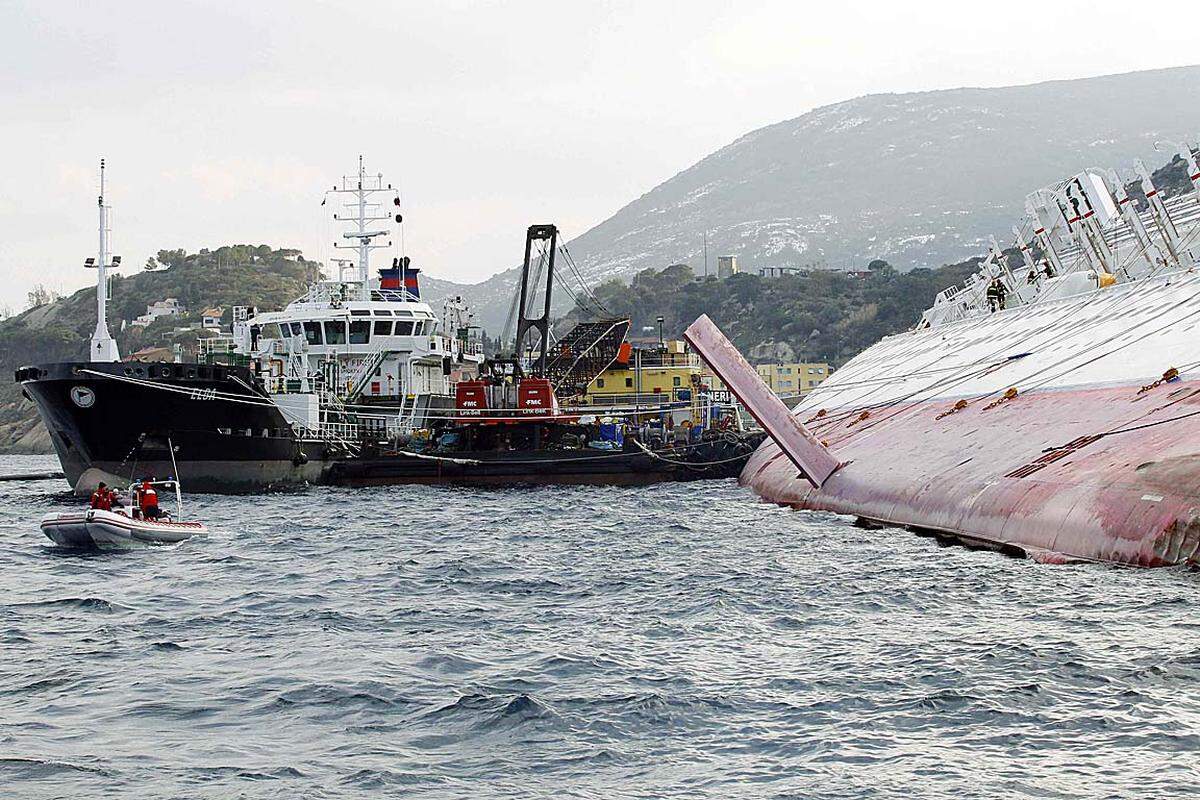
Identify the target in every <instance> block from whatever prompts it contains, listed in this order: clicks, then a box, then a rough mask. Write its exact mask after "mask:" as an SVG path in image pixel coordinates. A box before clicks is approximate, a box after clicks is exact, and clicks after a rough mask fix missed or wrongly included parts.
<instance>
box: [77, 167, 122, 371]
mask: <svg viewBox="0 0 1200 800" xmlns="http://www.w3.org/2000/svg"><path fill="white" fill-rule="evenodd" d="M97 205H98V206H99V207H100V253H99V255H100V259H99V261H95V260H93V259H91V258H89V259H87V260H86V261H84V262H83V265H84V266H85V267H95V268H96V330H95V332H94V333H92V343H91V351H90V354H91V360H92V361H119V360H120V358H121V354H120V352H119V351H118V350H117V343H116V341H115V340H114V339H113V338H112V336H110V335H109V333H108V270H109V267H112V268H113V269H116V267H117V266H118V265H120V263H121V257H120V256H113V259H112V263H111V264H110V263H109V261H108V234H109V233H110V232H111V231H110V230H109V227H108V212H109V211H110V210H111V209H110V208H109V206H106V205H104V159H103V158H102V159H100V197H99V199H98V200H97Z"/></svg>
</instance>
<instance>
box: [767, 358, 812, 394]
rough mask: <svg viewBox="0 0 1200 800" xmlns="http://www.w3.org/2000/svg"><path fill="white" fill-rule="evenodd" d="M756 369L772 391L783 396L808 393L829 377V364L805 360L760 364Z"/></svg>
mask: <svg viewBox="0 0 1200 800" xmlns="http://www.w3.org/2000/svg"><path fill="white" fill-rule="evenodd" d="M755 369H756V370H757V371H758V376H759V377H760V378H762V379H763V383H765V384H766V385H767V386H768V387H769V388H770V390H771V391H772V392H774V393H775V394H777V395H779V396H781V397H796V396H799V395H802V394H807V393H808V392H811V391H812V390H813V389H815V388H817V387H818V386H820V385H821V383H822V382H823V381H824V380H825V379H826V378H828V377H829V371H830V370H829V365H828V364H824V363H812V362H805V363H801V364H759V365H758V366H757V367H755Z"/></svg>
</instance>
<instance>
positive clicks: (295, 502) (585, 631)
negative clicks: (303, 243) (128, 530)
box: [0, 457, 1200, 800]
mask: <svg viewBox="0 0 1200 800" xmlns="http://www.w3.org/2000/svg"><path fill="white" fill-rule="evenodd" d="M54 467H55V463H54V461H53V460H52V459H47V458H30V457H26V458H17V457H4V458H0V473H4V472H23V471H31V470H35V469H52V468H54ZM64 489H65V483H64V482H63V481H61V480H49V481H36V482H27V483H5V484H0V491H2V492H3V495H2V497H0V797H6V798H7V797H16V798H52V797H53V798H59V797H61V798H78V797H105V796H111V797H153V798H166V797H179V798H231V797H243V798H260V797H261V798H272V799H273V800H278V799H279V798H326V797H328V798H333V797H400V796H403V797H439V798H441V797H444V798H457V797H487V798H493V797H500V798H508V797H555V798H574V797H579V798H625V797H630V798H632V797H655V798H664V797H665V798H726V797H754V798H758V797H762V798H767V797H772V798H774V797H780V798H783V797H789V798H792V797H794V798H875V797H880V798H890V797H896V798H914V797H921V798H925V797H947V798H949V797H1055V798H1073V797H1167V796H1179V797H1183V796H1188V795H1192V794H1194V791H1195V789H1196V788H1197V785H1198V783H1200V774H1198V766H1197V759H1196V756H1197V750H1198V749H1200V680H1198V679H1200V613H1198V612H1197V604H1196V597H1197V588H1198V576H1197V575H1196V574H1195V573H1193V572H1190V571H1187V570H1183V569H1164V570H1134V569H1119V568H1113V567H1108V566H1100V565H1072V566H1048V565H1042V564H1037V563H1033V562H1031V561H1025V560H1019V559H1014V558H1011V557H1007V556H1003V555H999V554H997V553H993V552H987V551H975V550H968V549H965V548H962V547H957V546H950V547H948V546H943V545H941V544H939V543H938V542H937V541H936V540H934V539H930V538H922V537H918V536H915V535H913V534H911V533H908V532H905V531H903V530H881V531H869V530H863V529H860V528H856V527H854V526H853V524H852V521H851V520H848V519H843V518H840V517H836V516H831V515H825V514H811V513H802V512H796V511H792V510H789V509H785V508H778V507H776V506H773V505H767V504H763V503H760V502H757V501H756V499H755V498H754V496H753V495H752V494H750V493H749V492H748V491H747V490H745V489H743V488H741V487H739V486H738V485H737V484H736V483H735V482H734V481H713V482H701V483H692V484H664V485H659V486H651V487H645V488H590V487H569V488H548V489H547V488H542V489H532V488H530V489H508V490H491V489H488V490H481V489H466V488H453V487H445V488H443V487H423V486H397V487H386V488H374V489H354V490H351V489H340V488H326V487H318V488H311V489H307V490H302V491H296V492H288V493H277V494H268V495H264V496H256V497H222V496H216V495H196V496H191V497H188V498H187V501H188V507H187V510H188V515H189V516H193V517H195V518H197V519H200V520H203V521H204V522H206V523H207V524H208V525H209V527H210V528H211V529H212V532H211V534H210V535H209V536H208V537H207V538H205V539H193V540H191V541H188V542H186V543H184V544H181V545H178V546H174V547H153V548H148V549H141V550H135V551H124V552H99V553H80V552H72V551H68V550H63V549H59V548H56V547H54V546H53V545H52V544H51V543H50V542H49V540H47V539H46V538H45V537H44V536H43V535H42V534H41V533H40V532H39V530H38V526H37V522H38V518H39V517H40V516H41V515H42V514H43V513H46V512H49V511H59V510H67V509H71V508H77V507H79V505H80V503H79V501H78V500H77V499H75V498H73V497H71V496H70V495H69V494H67V493H65V491H64Z"/></svg>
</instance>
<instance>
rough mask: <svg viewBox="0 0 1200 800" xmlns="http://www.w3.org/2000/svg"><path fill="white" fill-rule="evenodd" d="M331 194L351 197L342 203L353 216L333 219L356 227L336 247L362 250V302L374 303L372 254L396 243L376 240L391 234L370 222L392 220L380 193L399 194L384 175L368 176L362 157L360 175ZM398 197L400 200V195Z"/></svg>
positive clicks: (359, 264) (345, 215)
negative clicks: (381, 200) (377, 197)
mask: <svg viewBox="0 0 1200 800" xmlns="http://www.w3.org/2000/svg"><path fill="white" fill-rule="evenodd" d="M329 191H330V192H331V193H334V194H344V195H348V197H347V198H346V201H345V202H344V203H343V204H342V209H343V211H345V212H349V213H348V214H347V213H337V214H334V215H333V218H334V219H336V220H338V221H339V222H345V223H347V224H349V225H350V226H352V228H351V230H348V231H345V232H343V233H342V238H343V239H344V240H346V242H345V243H344V244H340V243H337V242H335V243H334V245H333V246H334V247H335V248H337V249H339V250H357V251H358V299H359V300H370V299H371V251H372V250H379V249H381V248H385V247H391V245H392V243H391V241H390V240H389V241H388V242H387V243H386V244H384V243H382V242H376V241H375V240H376V239H378V238H379V237H381V236H387V235H388V231H387V230H384V229H371V228H369V227H368V223H372V222H383V221H385V220H389V221H390V220H391V219H392V216H391V215H390V214H388V213H387V212H386V211H385V210H384V207H383V203H381V202H379V200H376V199H375V197H376V196H377V195H380V194H392V195H396V190H395V189H393V188H392V187H391V186H390V185H386V184H384V182H383V174H382V173H379V174H376V175H368V174H367V170H366V167H365V166H364V164H363V157H362V156H361V155H360V156H359V157H358V172H357V173H356V174H354V175H347V176H345V177H343V178H342V184H341V186H334V187H333V188H332V189H330V190H329ZM396 196H397V198H398V195H396ZM396 216H397V222H399V219H398V218H399V214H397V215H396ZM339 271H340V270H339Z"/></svg>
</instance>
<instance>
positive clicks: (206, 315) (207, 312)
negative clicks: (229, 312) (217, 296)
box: [200, 306, 225, 330]
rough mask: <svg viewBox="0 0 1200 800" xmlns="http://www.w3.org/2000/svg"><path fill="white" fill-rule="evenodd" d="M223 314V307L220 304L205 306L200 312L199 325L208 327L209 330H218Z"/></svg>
mask: <svg viewBox="0 0 1200 800" xmlns="http://www.w3.org/2000/svg"><path fill="white" fill-rule="evenodd" d="M224 315H225V309H224V308H223V307H221V306H213V307H212V308H206V309H204V310H203V311H201V312H200V327H201V328H208V329H209V330H220V329H221V317H222V316H224Z"/></svg>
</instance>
